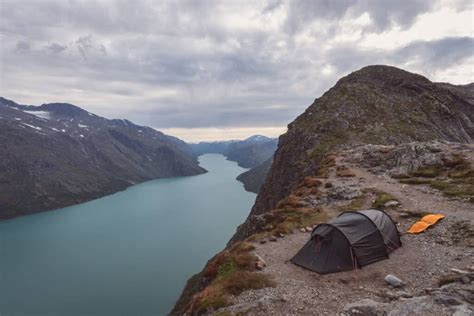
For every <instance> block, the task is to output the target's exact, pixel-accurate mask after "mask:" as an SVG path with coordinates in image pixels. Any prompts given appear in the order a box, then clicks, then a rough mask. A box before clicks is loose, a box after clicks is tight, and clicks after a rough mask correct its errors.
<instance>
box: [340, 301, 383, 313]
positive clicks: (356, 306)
mask: <svg viewBox="0 0 474 316" xmlns="http://www.w3.org/2000/svg"><path fill="white" fill-rule="evenodd" d="M386 306H387V304H384V303H378V302H376V301H373V300H371V299H368V298H366V299H363V300H360V301H357V302H355V303H351V304H347V305H346V306H344V311H343V312H342V315H344V316H355V315H357V316H382V315H388V313H387V311H386V310H385V308H386Z"/></svg>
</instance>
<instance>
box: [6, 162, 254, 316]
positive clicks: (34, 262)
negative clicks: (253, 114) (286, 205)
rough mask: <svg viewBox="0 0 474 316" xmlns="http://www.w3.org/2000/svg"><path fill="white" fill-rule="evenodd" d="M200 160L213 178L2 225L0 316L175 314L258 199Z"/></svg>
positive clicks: (221, 165) (224, 165)
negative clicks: (190, 282) (189, 286)
mask: <svg viewBox="0 0 474 316" xmlns="http://www.w3.org/2000/svg"><path fill="white" fill-rule="evenodd" d="M199 160H200V164H201V166H203V167H204V168H206V169H207V170H208V171H209V172H208V173H207V174H203V175H198V176H192V177H183V178H172V179H160V180H153V181H149V182H145V183H142V184H138V185H135V186H132V187H130V188H128V189H127V190H125V191H122V192H118V193H116V194H113V195H109V196H106V197H103V198H100V199H97V200H94V201H90V202H87V203H83V204H79V205H75V206H71V207H66V208H63V209H60V210H56V211H52V212H45V213H40V214H35V215H31V216H25V217H20V218H16V219H13V220H8V221H3V222H0V315H1V316H16V315H35V316H36V315H38V316H40V315H45V316H46V315H48V316H49V315H51V316H56V315H58V316H69V315H71V316H75V315H78V316H79V315H81V316H82V315H100V316H106V315H114V316H116V315H127V316H129V315H166V313H168V312H169V311H170V309H171V308H172V306H173V304H174V302H175V301H176V299H177V298H178V296H179V294H180V293H181V290H182V289H183V287H184V285H185V283H186V281H187V279H188V278H189V277H190V276H191V275H193V274H194V273H197V272H199V271H200V270H201V269H202V267H203V266H204V264H205V263H206V262H207V260H208V259H209V258H211V257H212V256H213V255H214V254H216V252H217V251H219V250H221V249H222V248H223V247H224V246H225V244H226V243H227V241H228V240H229V238H230V237H231V236H232V235H233V233H234V232H235V229H236V228H237V226H238V225H239V224H240V223H242V222H243V221H244V220H245V218H246V217H247V215H248V213H249V211H250V208H251V207H252V204H253V202H254V200H255V194H253V193H249V192H246V191H245V190H244V188H243V185H242V184H241V183H240V182H238V181H237V180H235V178H236V176H237V175H239V174H240V173H242V172H243V171H245V169H243V168H240V167H239V166H237V164H236V163H234V162H231V161H227V160H226V159H225V158H224V157H223V156H221V155H211V154H208V155H204V156H201V157H200V158H199Z"/></svg>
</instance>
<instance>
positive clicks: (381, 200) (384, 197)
mask: <svg viewBox="0 0 474 316" xmlns="http://www.w3.org/2000/svg"><path fill="white" fill-rule="evenodd" d="M388 201H398V199H397V198H396V197H394V196H393V195H391V194H389V193H387V192H381V191H380V192H377V196H376V198H375V201H374V202H373V203H372V208H375V209H384V207H385V203H387V202H388Z"/></svg>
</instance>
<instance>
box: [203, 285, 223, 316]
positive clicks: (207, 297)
mask: <svg viewBox="0 0 474 316" xmlns="http://www.w3.org/2000/svg"><path fill="white" fill-rule="evenodd" d="M195 301H196V304H195V305H196V306H195V312H196V314H197V315H199V314H201V313H203V312H205V311H208V310H216V309H219V308H222V307H226V306H228V305H229V298H228V295H226V293H225V292H224V291H223V290H222V288H221V287H220V286H208V287H206V288H205V289H204V290H203V291H201V292H200V293H198V294H197V296H196V297H195Z"/></svg>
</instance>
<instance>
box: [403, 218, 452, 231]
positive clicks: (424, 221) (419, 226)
mask: <svg viewBox="0 0 474 316" xmlns="http://www.w3.org/2000/svg"><path fill="white" fill-rule="evenodd" d="M443 218H445V216H444V215H443V214H428V215H425V216H423V217H422V218H421V219H420V220H419V221H418V222H416V223H415V224H413V225H411V227H410V229H408V230H407V233H410V234H418V233H421V232H424V231H425V230H426V229H427V228H428V227H430V226H432V225H434V224H436V223H437V222H439V221H440V220H441V219H443Z"/></svg>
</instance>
